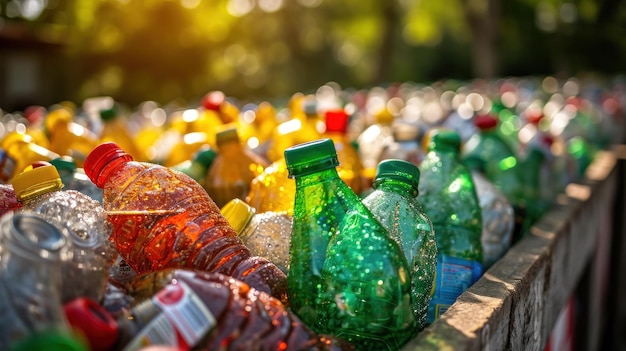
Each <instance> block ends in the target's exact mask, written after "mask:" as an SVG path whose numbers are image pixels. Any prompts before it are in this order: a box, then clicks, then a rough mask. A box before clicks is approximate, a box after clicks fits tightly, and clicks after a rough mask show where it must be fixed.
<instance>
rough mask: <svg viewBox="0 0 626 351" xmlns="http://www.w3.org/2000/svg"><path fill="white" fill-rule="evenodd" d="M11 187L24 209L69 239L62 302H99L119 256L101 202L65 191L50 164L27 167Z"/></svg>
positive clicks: (14, 179) (64, 266)
mask: <svg viewBox="0 0 626 351" xmlns="http://www.w3.org/2000/svg"><path fill="white" fill-rule="evenodd" d="M12 184H13V188H14V189H15V193H16V196H17V199H18V200H19V201H20V202H21V203H22V205H23V207H22V209H21V210H28V211H33V212H35V213H38V214H39V215H40V216H41V217H42V218H44V219H45V220H47V221H48V222H50V223H51V224H53V225H55V226H56V227H57V228H59V230H61V231H62V232H63V233H64V234H65V236H66V237H67V239H68V248H69V250H70V253H71V255H72V260H71V261H68V262H64V263H63V265H62V273H63V290H62V292H61V299H62V300H63V301H68V300H70V299H72V298H75V297H78V296H88V297H90V298H92V299H94V300H97V301H99V300H100V299H101V298H102V296H103V294H104V289H105V285H106V281H107V278H108V273H109V267H111V265H112V264H113V260H114V259H115V255H116V252H115V249H114V248H113V246H112V245H111V243H110V242H109V237H110V235H111V225H110V223H109V222H108V220H107V218H106V214H105V212H104V209H103V208H102V206H101V205H100V203H99V202H97V201H95V200H93V199H92V198H90V197H89V196H87V195H85V194H83V193H80V192H77V191H74V190H67V191H62V190H61V189H62V187H63V183H62V182H61V178H60V176H59V173H58V172H57V170H56V168H55V167H54V166H53V165H51V164H49V163H47V164H46V163H44V164H43V165H41V166H38V167H36V168H30V167H27V168H26V170H24V172H22V173H20V174H18V175H17V176H15V177H14V178H13V181H12Z"/></svg>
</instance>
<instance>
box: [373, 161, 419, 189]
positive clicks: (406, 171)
mask: <svg viewBox="0 0 626 351" xmlns="http://www.w3.org/2000/svg"><path fill="white" fill-rule="evenodd" d="M385 179H394V180H398V181H401V182H403V183H407V184H409V185H411V187H413V188H414V189H415V190H416V191H417V188H418V186H419V182H420V170H419V168H417V166H416V165H414V164H412V163H411V162H407V161H404V160H395V159H388V160H383V161H381V162H380V163H379V164H378V167H377V169H376V176H375V177H374V183H373V184H372V186H373V187H374V189H375V188H376V187H378V185H379V184H380V183H381V182H383V181H384V180H385Z"/></svg>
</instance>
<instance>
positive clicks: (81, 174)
mask: <svg viewBox="0 0 626 351" xmlns="http://www.w3.org/2000/svg"><path fill="white" fill-rule="evenodd" d="M50 164H52V165H53V166H54V167H56V169H57V172H59V176H60V177H61V181H62V182H63V190H76V191H78V192H79V193H83V194H85V195H87V196H89V197H90V198H92V199H94V200H96V201H98V202H99V203H100V204H102V189H100V188H98V187H97V186H96V185H95V184H94V183H93V182H92V181H91V179H89V177H87V174H85V170H84V169H82V168H77V167H76V163H75V162H74V159H72V158H71V157H70V156H62V157H59V158H55V159H53V160H50Z"/></svg>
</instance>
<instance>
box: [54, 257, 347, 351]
mask: <svg viewBox="0 0 626 351" xmlns="http://www.w3.org/2000/svg"><path fill="white" fill-rule="evenodd" d="M130 293H131V294H132V295H133V296H136V297H137V300H138V301H139V302H138V303H137V304H136V305H135V306H133V308H132V309H131V310H130V311H129V313H126V314H125V315H122V316H121V317H118V318H116V319H114V318H113V317H112V316H111V315H110V314H109V313H108V311H106V310H104V309H103V308H102V307H101V306H99V305H98V304H97V303H95V302H94V301H89V300H88V299H76V300H74V301H71V302H69V303H66V304H65V306H64V309H65V313H66V315H67V318H68V320H69V322H70V324H71V325H72V326H73V327H74V328H77V329H78V330H81V331H82V333H83V334H84V335H85V336H86V338H87V340H89V343H90V345H91V346H92V350H93V351H105V350H119V349H124V350H138V349H139V348H140V347H142V346H147V345H168V346H174V347H175V348H176V349H177V350H180V351H184V350H185V351H186V350H191V349H193V350H285V351H286V350H298V351H299V350H328V351H330V350H332V351H340V350H351V349H352V347H351V345H349V344H347V343H345V342H344V341H341V340H338V339H333V338H332V337H328V336H325V335H318V334H316V333H314V332H313V331H312V330H311V329H309V328H308V327H307V326H306V325H305V324H304V323H302V322H301V321H300V320H299V319H298V317H296V316H295V315H294V314H293V313H292V312H291V311H289V310H288V309H287V308H286V307H285V306H284V305H283V304H282V303H281V302H280V301H279V300H277V299H275V298H273V297H271V296H269V295H267V294H265V293H263V292H260V291H258V290H256V289H254V288H252V287H250V286H249V285H247V284H245V283H243V282H241V281H239V280H236V279H233V278H232V277H228V276H225V275H222V274H218V273H209V272H200V271H192V270H183V269H166V270H163V271H160V272H152V273H148V274H145V275H143V276H139V277H137V278H136V279H135V280H134V281H133V284H132V288H131V292H130Z"/></svg>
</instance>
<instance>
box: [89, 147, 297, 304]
mask: <svg viewBox="0 0 626 351" xmlns="http://www.w3.org/2000/svg"><path fill="white" fill-rule="evenodd" d="M85 172H86V173H87V175H88V176H89V178H90V179H91V180H92V181H93V182H94V183H95V184H96V185H97V186H98V187H100V188H102V189H103V203H104V208H105V210H106V211H107V214H108V218H109V221H110V222H111V223H112V224H113V233H112V236H111V240H112V241H113V242H114V243H115V246H116V248H117V249H118V252H119V253H120V255H121V256H122V257H123V258H124V260H125V261H126V262H127V263H128V264H129V265H130V266H131V267H132V268H133V269H134V270H135V272H137V273H138V274H143V273H147V272H151V271H155V270H161V269H164V268H168V267H177V268H180V267H188V268H194V269H199V270H206V271H214V272H218V273H223V274H227V275H231V276H233V277H235V278H238V279H241V280H242V281H244V282H246V283H248V284H249V285H250V286H252V287H255V288H256V289H258V290H261V291H265V292H268V293H270V294H271V295H272V296H275V297H278V298H279V299H281V300H284V301H286V293H287V292H286V277H285V274H284V273H283V272H282V271H281V270H280V269H279V268H278V267H276V265H274V264H272V263H271V262H269V261H268V260H267V259H263V258H260V257H256V256H252V255H251V254H250V250H248V248H247V247H246V246H245V245H243V243H242V241H241V239H240V238H239V237H238V236H237V233H236V232H235V230H234V229H233V228H232V227H231V226H230V224H228V221H227V220H226V219H225V218H224V216H222V214H221V213H220V210H219V207H217V205H216V204H215V202H214V201H213V200H212V199H211V197H210V196H209V195H208V194H207V192H206V191H204V189H203V188H202V186H200V184H198V183H197V182H196V181H195V180H193V179H192V178H190V177H189V176H187V175H185V174H183V173H180V172H177V171H174V170H172V169H170V168H167V167H164V166H161V165H157V164H150V163H143V162H136V161H133V159H132V157H131V156H130V155H128V154H127V153H125V152H124V150H122V149H121V148H120V147H119V146H118V145H116V144H115V143H104V144H101V145H100V146H98V147H97V148H95V149H94V150H93V151H92V152H91V153H90V154H89V155H88V156H87V159H86V160H85Z"/></svg>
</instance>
